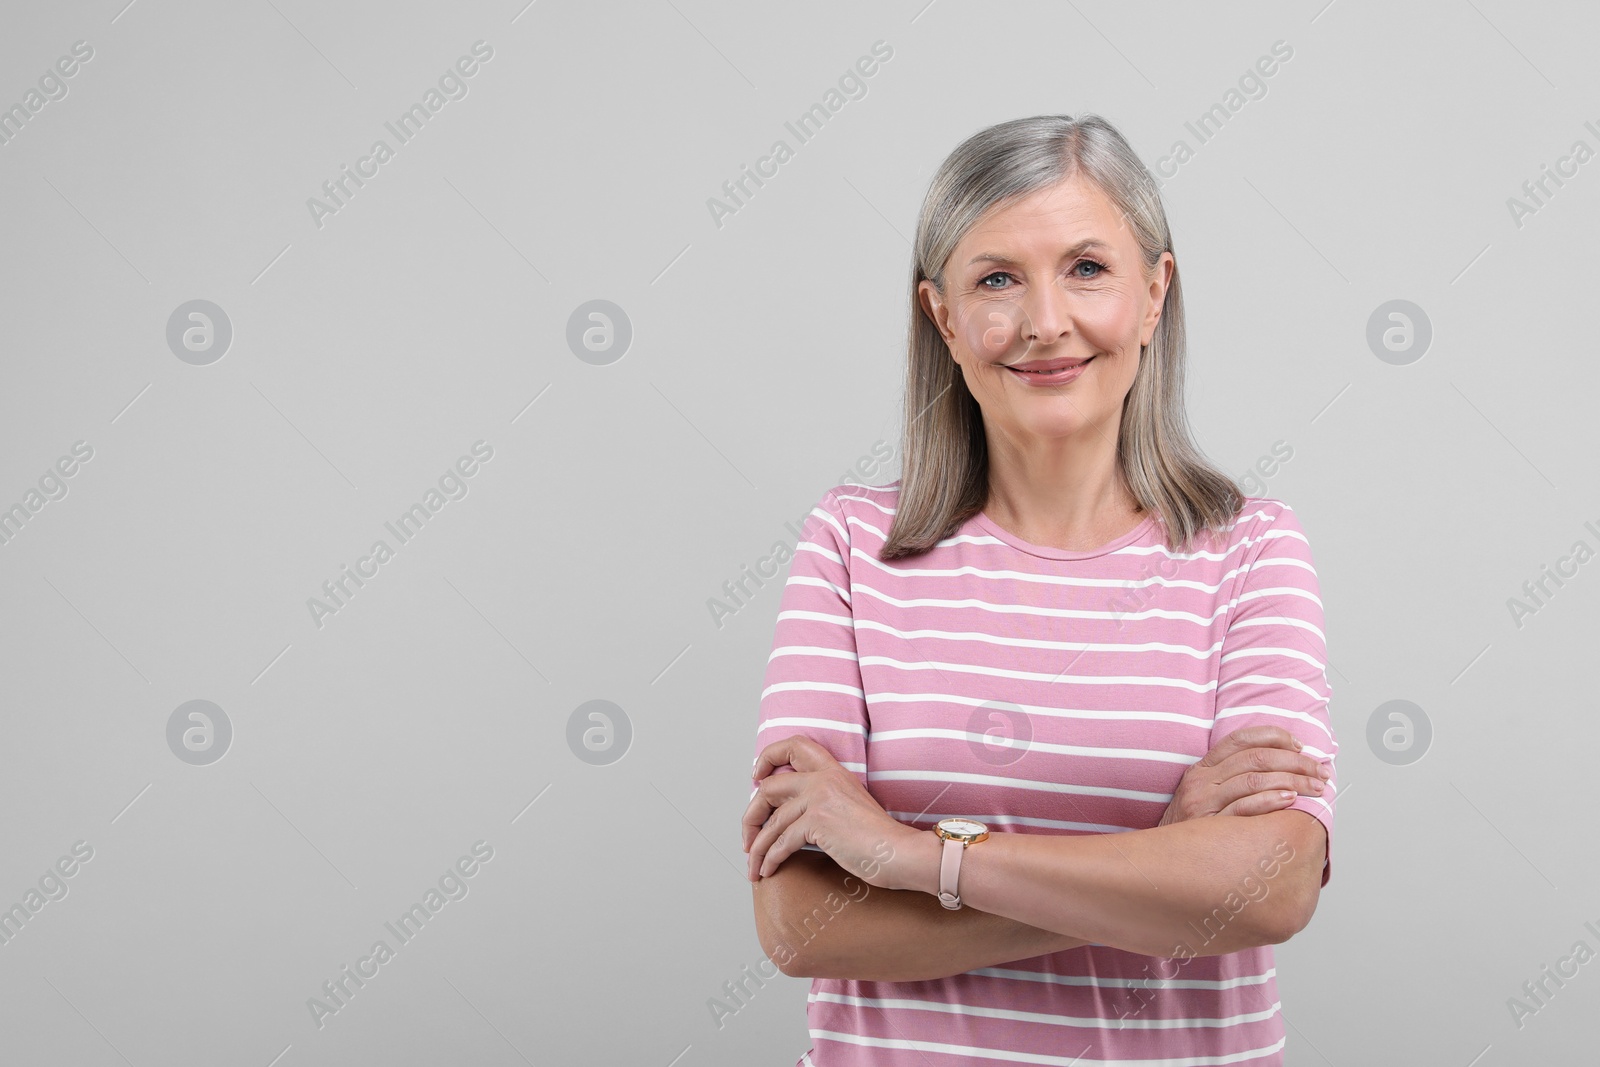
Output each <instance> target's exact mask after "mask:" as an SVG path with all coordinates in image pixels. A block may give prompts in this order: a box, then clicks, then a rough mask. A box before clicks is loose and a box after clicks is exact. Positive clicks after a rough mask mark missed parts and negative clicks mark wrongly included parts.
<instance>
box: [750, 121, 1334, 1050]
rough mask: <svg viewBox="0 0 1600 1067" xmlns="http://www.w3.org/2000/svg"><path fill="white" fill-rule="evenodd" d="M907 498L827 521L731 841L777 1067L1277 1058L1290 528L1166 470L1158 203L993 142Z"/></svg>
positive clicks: (910, 439) (934, 260)
mask: <svg viewBox="0 0 1600 1067" xmlns="http://www.w3.org/2000/svg"><path fill="white" fill-rule="evenodd" d="M915 267H916V269H915V271H914V274H913V279H912V323H911V334H910V340H909V361H908V367H907V376H906V383H907V384H906V399H907V404H906V415H907V423H906V428H905V438H904V449H903V468H902V475H901V477H900V479H899V480H897V481H896V482H894V483H891V484H890V485H887V486H860V485H848V484H847V485H840V486H836V487H834V488H833V489H830V490H829V491H828V492H827V493H826V494H824V496H823V497H822V499H821V501H820V502H819V503H818V505H817V507H816V508H815V509H814V510H813V512H812V514H811V516H810V517H809V519H808V522H807V525H806V529H805V531H804V536H803V537H802V539H801V542H800V544H799V545H798V546H797V548H796V551H795V554H794V557H793V561H792V562H791V564H790V573H789V577H788V580H787V582H786V584H785V587H784V591H783V598H782V604H781V605H780V609H779V614H778V622H777V630H776V635H775V639H774V648H773V651H772V655H771V658H770V659H769V660H768V665H767V676H766V686H765V689H764V690H763V692H762V696H761V705H760V722H759V729H758V733H757V738H756V744H757V750H758V754H757V758H756V761H755V769H754V773H753V776H752V777H753V782H754V784H755V791H754V794H753V796H752V799H751V801H750V805H749V807H748V809H747V810H746V812H745V815H744V819H743V834H744V847H745V851H746V852H747V853H748V854H749V876H750V878H751V879H752V881H753V882H754V883H755V886H754V897H755V914H756V925H757V931H758V934H759V937H760V939H761V943H762V947H763V948H764V949H765V950H766V951H767V952H768V954H769V956H770V957H771V958H772V961H773V962H774V963H775V964H777V965H778V966H779V968H780V969H781V970H783V972H784V973H785V974H789V975H802V976H808V977H810V978H812V979H813V981H812V991H811V996H810V998H809V1001H808V1008H807V1012H808V1020H809V1024H810V1034H811V1040H812V1048H811V1049H810V1050H809V1051H808V1052H807V1053H805V1054H804V1055H802V1056H801V1057H800V1059H799V1061H798V1063H799V1064H800V1065H802V1067H805V1065H810V1067H847V1065H855V1064H872V1065H874V1067H899V1065H910V1064H919V1065H927V1064H943V1063H974V1064H977V1063H982V1064H994V1063H996V1062H1013V1063H1029V1064H1061V1065H1063V1067H1065V1065H1068V1064H1074V1065H1077V1067H1087V1065H1089V1064H1100V1063H1123V1062H1140V1063H1144V1064H1156V1063H1160V1064H1171V1065H1180V1064H1194V1065H1199V1064H1224V1063H1225V1064H1278V1063H1281V1062H1282V1055H1283V1053H1282V1050H1283V1047H1284V1027H1283V1020H1282V1016H1281V1014H1280V1011H1279V1002H1278V997H1277V992H1276V983H1275V980H1274V975H1275V973H1276V972H1275V969H1274V964H1273V952H1272V947H1271V946H1272V945H1274V944H1276V943H1280V942H1282V941H1285V940H1287V939H1288V938H1289V937H1291V936H1293V935H1294V934H1295V933H1296V932H1298V931H1299V930H1301V929H1302V928H1303V927H1304V926H1305V925H1306V923H1307V922H1308V921H1309V920H1310V918H1311V915H1312V912H1313V910H1314V909H1315V907H1316V903H1317V898H1318V894H1319V891H1320V889H1321V887H1322V886H1323V885H1325V884H1326V883H1327V880H1328V875H1329V870H1330V868H1329V866H1328V846H1329V840H1330V834H1331V831H1332V827H1333V806H1332V801H1333V796H1334V781H1335V779H1334V776H1333V762H1334V755H1335V753H1336V752H1337V745H1336V743H1335V741H1334V737H1333V731H1332V725H1331V722H1330V720H1329V717H1328V697H1329V687H1328V683H1327V677H1326V671H1325V666H1324V664H1325V658H1326V654H1325V651H1324V638H1323V632H1322V623H1323V618H1322V603H1321V601H1320V600H1319V599H1318V588H1317V579H1316V572H1315V569H1314V568H1313V565H1312V558H1311V553H1310V546H1309V544H1308V542H1307V540H1306V536H1305V533H1304V531H1303V530H1302V529H1301V527H1300V524H1299V522H1298V520H1297V519H1296V517H1295V514H1294V512H1293V510H1292V509H1291V508H1290V507H1289V506H1288V505H1287V504H1286V503H1284V502H1283V501H1281V500H1277V499H1275V498H1271V497H1246V496H1245V495H1244V493H1243V492H1242V491H1241V490H1240V489H1239V487H1238V486H1237V485H1236V484H1235V483H1234V482H1233V481H1232V480H1231V479H1229V478H1228V477H1226V476H1225V475H1223V474H1222V473H1220V472H1219V471H1218V470H1216V469H1215V468H1214V467H1212V466H1211V465H1210V464H1208V463H1207V462H1206V460H1205V459H1204V458H1203V457H1202V456H1201V454H1200V453H1199V452H1198V450H1197V449H1196V447H1195V446H1194V444H1193V443H1192V441H1191V438H1190V435H1189V431H1188V426H1187V419H1186V416H1185V412H1184V408H1183V378H1184V327H1183V304H1182V299H1181V292H1180V289H1179V286H1178V272H1177V264H1176V261H1175V260H1174V258H1173V252H1172V240H1171V237H1170V234H1169V231H1168V227H1167V220H1166V215H1165V212H1164V210H1163V208H1162V206H1161V202H1160V199H1159V196H1158V195H1157V193H1156V191H1155V184H1154V182H1153V180H1152V179H1151V178H1150V175H1149V173H1148V171H1146V169H1145V168H1144V166H1143V164H1142V163H1141V162H1140V161H1139V159H1138V157H1137V156H1136V155H1135V154H1134V152H1133V150H1132V149H1131V148H1130V147H1129V146H1128V144H1127V142H1126V141H1125V140H1124V139H1123V137H1122V136H1121V135H1120V134H1119V133H1118V132H1117V131H1116V129H1115V128H1114V127H1112V126H1111V125H1110V124H1108V123H1107V122H1106V121H1105V120H1104V119H1102V118H1100V117H1098V116H1095V115H1082V116H1078V117H1069V116H1039V117H1034V118H1027V119H1019V120H1015V121H1011V122H1006V123H1002V124H1000V125H997V126H993V127H990V128H988V129H985V130H983V131H981V132H979V133H977V134H976V135H974V136H973V137H971V138H969V139H968V140H967V141H966V142H964V143H963V144H961V145H960V146H959V147H958V148H957V149H956V150H955V151H954V152H953V153H952V154H951V155H950V157H949V158H948V159H947V160H946V161H945V162H944V164H943V165H942V166H941V168H940V170H939V172H938V174H937V175H936V176H935V177H934V180H933V183H932V186H931V187H930V189H929V192H928V194H927V198H926V200H925V202H924V204H923V207H922V213H921V218H920V219H919V221H918V225H917V239H916V248H915Z"/></svg>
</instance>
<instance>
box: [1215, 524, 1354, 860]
mask: <svg viewBox="0 0 1600 1067" xmlns="http://www.w3.org/2000/svg"><path fill="white" fill-rule="evenodd" d="M1252 509H1254V510H1255V511H1256V512H1257V513H1258V516H1259V518H1258V521H1256V522H1254V523H1251V524H1249V525H1250V527H1251V529H1250V532H1249V534H1248V535H1247V542H1248V543H1247V546H1246V549H1245V552H1244V557H1243V558H1244V560H1245V565H1246V569H1245V573H1244V576H1243V579H1242V581H1241V583H1240V585H1239V587H1238V590H1239V591H1238V593H1237V595H1236V597H1235V599H1234V600H1233V602H1232V603H1231V604H1230V606H1229V616H1228V628H1227V633H1226V635H1225V636H1224V638H1223V642H1222V660H1221V665H1220V667H1219V670H1218V675H1217V705H1216V717H1215V720H1214V722H1213V724H1212V728H1211V742H1210V743H1211V744H1212V745H1215V744H1216V743H1217V742H1218V741H1220V740H1222V739H1223V738H1224V737H1226V736H1227V735H1228V734H1230V733H1232V732H1233V731H1235V730H1238V729H1242V728H1243V727H1246V726H1263V725H1265V726H1281V727H1283V728H1284V729H1286V730H1288V731H1289V732H1290V733H1291V734H1293V735H1294V736H1295V737H1296V738H1297V739H1298V740H1299V741H1300V743H1301V745H1303V746H1304V748H1303V749H1302V751H1303V752H1304V754H1305V755H1308V756H1311V757H1312V758H1313V759H1316V760H1318V761H1319V762H1321V763H1322V764H1324V765H1325V766H1327V768H1328V771H1329V773H1330V774H1331V775H1332V777H1330V778H1329V779H1328V781H1327V783H1326V790H1325V792H1324V793H1323V795H1322V796H1320V797H1319V796H1305V795H1302V796H1300V797H1297V798H1296V799H1295V801H1294V803H1292V804H1290V805H1289V807H1290V808H1298V809H1300V810H1301V811H1305V812H1309V813H1310V814H1312V815H1314V816H1316V818H1317V819H1318V820H1319V821H1320V822H1321V823H1322V825H1323V827H1324V828H1325V829H1326V830H1327V832H1328V852H1327V857H1328V858H1327V862H1326V863H1325V864H1324V865H1323V868H1322V884H1323V885H1327V884H1328V878H1329V876H1330V875H1331V874H1332V872H1333V862H1332V856H1333V814H1334V807H1335V804H1336V802H1337V801H1336V798H1337V797H1338V783H1339V776H1338V771H1337V769H1336V767H1335V765H1334V756H1335V755H1337V753H1338V751H1339V745H1338V742H1337V741H1336V740H1335V739H1334V736H1333V722H1332V719H1331V718H1330V717H1329V715H1328V699H1329V697H1330V696H1331V690H1330V689H1329V686H1328V672H1327V660H1328V656H1327V650H1326V649H1327V643H1326V638H1325V636H1324V634H1323V618H1322V599H1321V596H1320V591H1319V589H1318V585H1317V572H1316V568H1315V566H1314V565H1313V562H1312V557H1311V545H1310V542H1309V541H1308V540H1307V539H1306V535H1305V531H1304V530H1303V529H1301V527H1300V522H1299V520H1298V519H1297V518H1296V516H1295V513H1294V512H1293V511H1292V510H1291V509H1290V508H1289V506H1288V505H1287V504H1284V503H1282V502H1281V501H1276V500H1271V499H1266V498H1255V499H1249V500H1247V501H1246V503H1245V508H1244V512H1243V513H1242V514H1241V516H1240V520H1239V521H1240V523H1241V524H1243V523H1245V521H1246V518H1247V517H1248V516H1249V515H1250V514H1251V512H1252Z"/></svg>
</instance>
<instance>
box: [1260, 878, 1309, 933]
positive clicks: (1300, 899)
mask: <svg viewBox="0 0 1600 1067" xmlns="http://www.w3.org/2000/svg"><path fill="white" fill-rule="evenodd" d="M1318 893H1319V889H1318V888H1316V887H1313V888H1311V889H1309V890H1302V891H1300V892H1297V893H1285V894H1283V895H1282V898H1281V899H1280V900H1279V901H1278V906H1277V907H1275V908H1272V909H1271V910H1270V911H1269V912H1268V913H1267V914H1265V915H1263V916H1262V920H1261V925H1260V926H1259V928H1258V930H1257V933H1258V936H1259V938H1260V942H1261V944H1264V945H1281V944H1283V943H1284V942H1285V941H1288V940H1289V939H1290V938H1292V937H1294V935H1295V934H1298V933H1299V932H1300V931H1301V930H1304V929H1305V928H1306V927H1307V926H1309V925H1311V916H1312V915H1314V914H1315V913H1316V910H1317V896H1318Z"/></svg>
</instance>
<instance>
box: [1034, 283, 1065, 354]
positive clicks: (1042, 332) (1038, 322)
mask: <svg viewBox="0 0 1600 1067" xmlns="http://www.w3.org/2000/svg"><path fill="white" fill-rule="evenodd" d="M1022 312H1023V316H1024V319H1023V323H1022V339H1023V340H1024V341H1026V342H1028V343H1029V344H1030V345H1033V346H1038V347H1040V348H1047V347H1049V346H1050V345H1053V344H1055V343H1056V342H1057V341H1059V340H1060V339H1061V338H1062V337H1063V336H1065V335H1066V334H1068V333H1070V332H1071V328H1072V294H1071V293H1069V292H1067V290H1066V288H1065V287H1064V286H1061V285H1059V284H1056V283H1054V282H1051V283H1050V284H1048V285H1042V286H1035V287H1034V288H1032V289H1030V290H1029V291H1028V293H1027V294H1026V295H1025V296H1024V297H1023V300H1022Z"/></svg>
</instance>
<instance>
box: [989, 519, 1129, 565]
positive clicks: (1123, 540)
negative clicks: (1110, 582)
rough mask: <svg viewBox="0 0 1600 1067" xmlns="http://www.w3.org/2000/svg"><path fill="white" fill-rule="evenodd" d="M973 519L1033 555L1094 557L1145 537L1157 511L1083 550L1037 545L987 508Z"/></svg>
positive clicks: (1049, 557)
mask: <svg viewBox="0 0 1600 1067" xmlns="http://www.w3.org/2000/svg"><path fill="white" fill-rule="evenodd" d="M972 521H973V522H975V523H977V524H978V525H979V526H981V527H983V529H984V530H986V531H987V532H988V533H990V534H991V535H993V536H994V537H997V538H999V539H1000V540H1001V541H1004V542H1005V543H1006V544H1008V545H1010V546H1011V547H1012V548H1015V549H1018V550H1019V551H1022V552H1026V553H1028V554H1029V555H1031V556H1041V557H1043V558H1044V559H1094V558H1095V557H1096V556H1104V555H1106V554H1107V553H1109V552H1115V551H1116V550H1117V549H1119V548H1122V547H1123V546H1125V545H1130V544H1132V543H1133V542H1135V541H1137V540H1138V539H1139V538H1141V537H1143V536H1144V535H1145V534H1146V533H1147V532H1148V531H1149V530H1150V529H1151V528H1152V527H1153V526H1155V523H1156V513H1155V512H1154V511H1152V512H1150V514H1148V515H1146V516H1145V518H1144V521H1143V522H1141V523H1139V525H1137V526H1135V527H1134V528H1133V529H1131V530H1129V531H1128V532H1127V533H1125V534H1123V535H1122V536H1121V537H1118V538H1115V539H1113V540H1111V541H1108V542H1106V543H1105V544H1103V545H1101V546H1099V547H1098V548H1090V549H1086V550H1084V551H1081V552H1074V551H1072V550H1070V549H1066V548H1056V547H1054V546H1052V545H1036V544H1034V543H1033V542H1031V541H1024V540H1023V539H1022V538H1020V537H1018V536H1017V535H1016V534H1014V533H1012V532H1010V531H1009V530H1007V529H1005V528H1004V527H1002V526H1001V525H1000V524H999V523H997V522H995V521H994V519H992V518H990V517H989V513H988V511H987V510H980V511H979V512H978V513H977V514H976V515H974V516H973V517H972Z"/></svg>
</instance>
